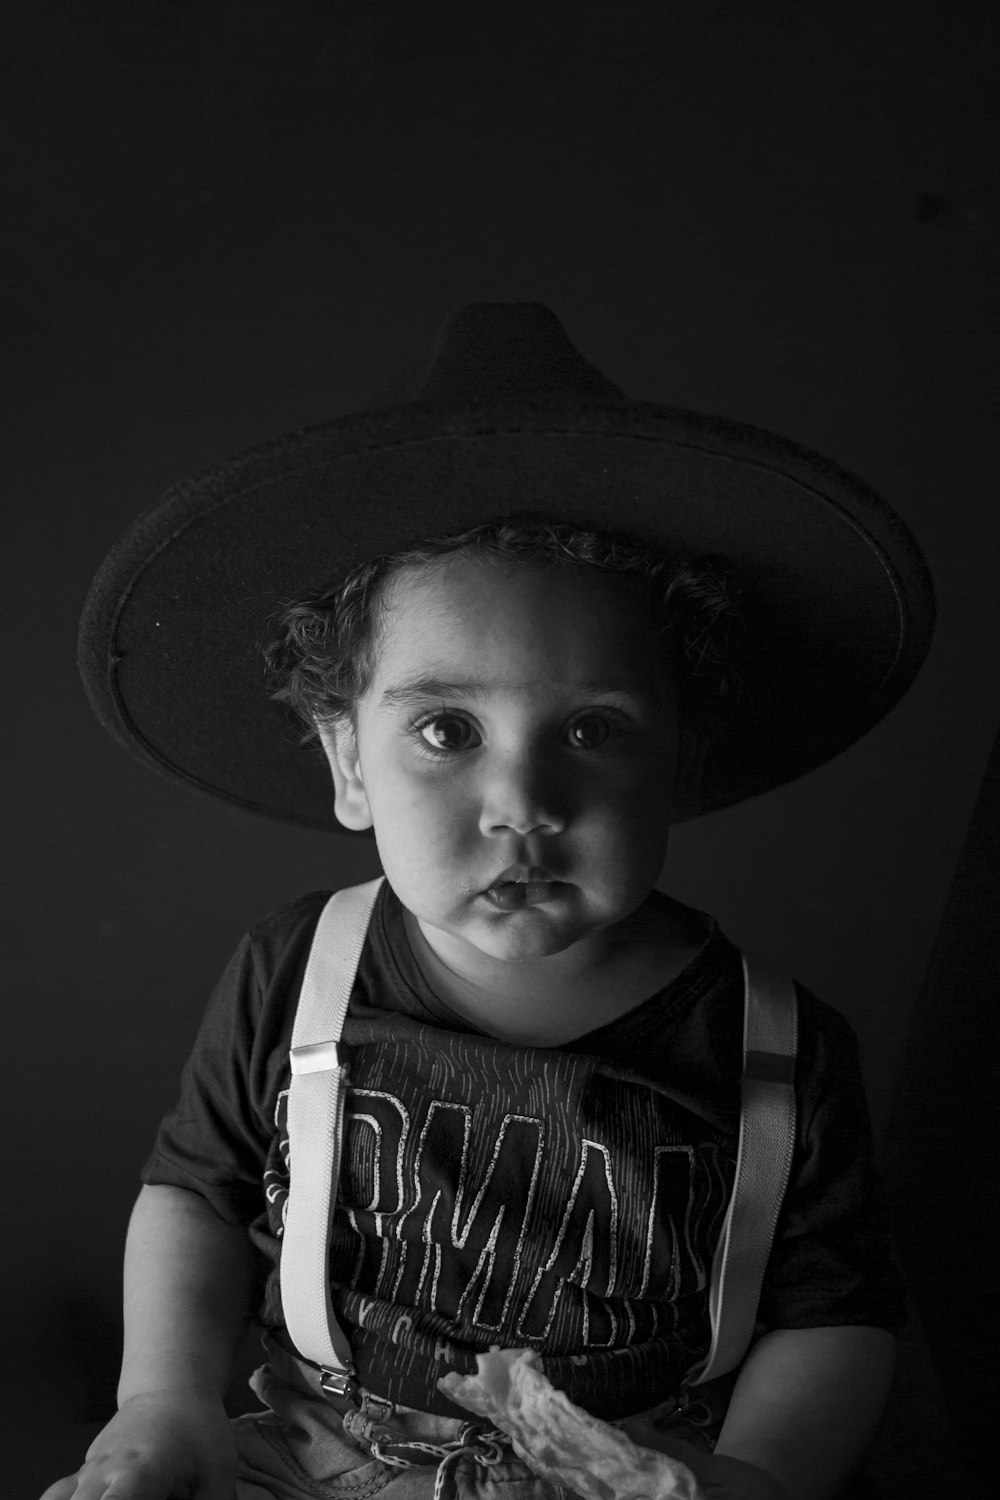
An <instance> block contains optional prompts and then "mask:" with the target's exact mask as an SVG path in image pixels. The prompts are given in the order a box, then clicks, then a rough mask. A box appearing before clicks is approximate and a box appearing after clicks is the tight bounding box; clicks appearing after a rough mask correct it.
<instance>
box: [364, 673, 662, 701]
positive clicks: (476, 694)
mask: <svg viewBox="0 0 1000 1500" xmlns="http://www.w3.org/2000/svg"><path fill="white" fill-rule="evenodd" d="M491 691H492V689H491V688H489V687H488V686H487V685H486V684H485V683H481V682H473V681H468V680H465V681H457V680H451V681H446V680H445V679H443V678H441V677H430V676H418V677H406V678H404V679H403V681H402V682H399V683H395V684H394V685H393V686H391V687H387V688H384V689H383V691H382V696H381V698H380V699H379V707H380V708H394V707H398V706H399V705H403V704H407V703H416V702H426V700H427V699H428V698H446V699H447V698H473V699H477V698H478V699H482V698H488V697H489V696H490V693H491ZM573 691H574V693H578V694H580V695H582V696H593V697H601V696H608V695H612V694H613V695H615V696H617V697H625V698H643V699H646V698H652V697H655V695H656V689H655V687H654V686H653V684H652V683H645V682H577V683H574V684H573Z"/></svg>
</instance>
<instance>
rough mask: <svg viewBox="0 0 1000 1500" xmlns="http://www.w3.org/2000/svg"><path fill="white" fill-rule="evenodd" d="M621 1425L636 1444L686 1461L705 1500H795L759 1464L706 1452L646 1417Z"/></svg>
mask: <svg viewBox="0 0 1000 1500" xmlns="http://www.w3.org/2000/svg"><path fill="white" fill-rule="evenodd" d="M621 1426H622V1427H623V1429H624V1430H625V1432H627V1433H628V1435H629V1437H630V1438H631V1439H632V1441H633V1442H634V1443H639V1444H640V1446H642V1447H643V1448H656V1449H657V1450H658V1451H659V1452H660V1453H666V1454H667V1455H668V1457H670V1458H676V1459H677V1461H678V1462H679V1463H682V1464H686V1465H687V1467H688V1468H689V1469H690V1470H691V1473H692V1474H693V1475H694V1477H695V1479H696V1480H697V1481H698V1488H699V1490H700V1491H701V1493H702V1494H703V1495H704V1497H705V1500H791V1497H790V1496H789V1494H788V1491H787V1490H786V1489H785V1487H784V1486H783V1485H782V1484H779V1483H778V1481H777V1480H776V1479H775V1478H774V1477H773V1476H772V1475H770V1474H768V1473H767V1472H766V1471H765V1470H764V1469H760V1468H758V1467H757V1465H756V1464H749V1463H744V1461H743V1460H742V1459H741V1458H729V1457H723V1456H722V1455H719V1456H718V1457H717V1456H716V1455H715V1454H714V1453H705V1452H704V1451H703V1450H702V1449H701V1448H696V1447H695V1445H694V1444H693V1443H688V1442H685V1441H684V1439H683V1438H672V1437H670V1435H669V1434H668V1433H665V1432H661V1431H660V1430H659V1428H657V1427H654V1426H653V1424H652V1422H649V1421H647V1420H646V1419H645V1418H643V1417H631V1418H629V1419H628V1420H627V1421H625V1422H622V1424H621Z"/></svg>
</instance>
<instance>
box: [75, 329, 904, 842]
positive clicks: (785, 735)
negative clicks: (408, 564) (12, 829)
mask: <svg viewBox="0 0 1000 1500" xmlns="http://www.w3.org/2000/svg"><path fill="white" fill-rule="evenodd" d="M525 513H528V514H537V515H539V516H543V517H545V518H546V519H549V520H554V521H567V522H572V523H575V524H576V525H578V526H581V527H585V528H588V529H592V530H603V531H608V530H611V531H618V532H620V531H627V532H629V533H631V534H632V535H634V536H635V537H636V538H637V539H639V540H640V541H642V542H644V543H646V544H647V545H648V546H650V547H651V548H653V549H655V550H657V551H660V552H666V553H668V554H669V555H671V556H673V557H677V558H692V557H704V556H710V557H715V558H721V559H724V560H725V561H726V564H727V566H728V568H729V570H730V572H731V573H732V575H733V576H734V578H735V580H736V582H737V585H738V587H739V589H740V591H741V594H742V605H743V608H744V610H745V612H746V614H747V617H748V620H749V621H750V623H751V626H752V632H753V637H754V640H755V655H754V657H753V663H752V680H751V681H750V683H749V684H748V691H747V693H746V694H745V697H744V700H743V702H742V704H741V706H740V707H739V708H738V709H737V711H736V714H735V716H734V718H733V721H732V724H731V726H730V727H729V728H728V730H727V732H726V733H725V734H724V735H721V736H720V737H719V738H718V739H717V740H716V741H715V742H713V743H712V745H710V747H709V750H708V754H707V758H706V760H705V765H704V770H703V780H702V786H701V791H700V795H699V800H698V802H697V805H695V806H685V807H684V808H683V809H682V810H680V811H679V816H684V817H687V816H691V815H693V814H694V813H696V812H705V811H709V810H711V809H714V808H721V807H725V806H728V805H730V804H732V803H736V802H739V801H742V800H744V799H745V798H748V797H751V796H754V795H756V794H758V793H761V792H765V791H767V790H769V789H770V788H772V787H776V786H779V785H781V784H783V783H785V782H788V781H791V780H793V779H794V778H796V777H799V776H801V775H802V774H803V773H805V772H807V771H809V770H811V769H812V768H814V767H816V766H819V765H821V764H823V763H824V762H825V761H828V760H830V759H831V758H832V757H833V756H835V755H837V754H838V753H840V752H841V751H843V750H845V749H847V747H848V746H850V745H851V744H853V743H854V742H855V741H856V740H858V739H859V738H860V737H861V736H862V735H864V734H865V733H867V731H869V730H870V729H871V728H872V727H873V725H875V724H876V723H877V722H878V721H879V720H880V719H881V718H882V717H883V716H884V715H885V714H886V713H887V712H888V711H889V710H890V709H891V708H892V707H893V705H894V704H895V703H896V702H897V701H898V700H899V698H900V697H901V696H902V694H903V693H904V692H905V691H906V689H907V687H908V686H909V684H910V683H911V681H912V679H913V677H914V675H915V673H916V671H917V669H918V667H919V666H920V663H921V662H922V660H923V658H924V656H925V655H926V653H927V649H928V646H929V644H930V637H931V631H932V628H933V619H934V596H933V589H932V585H931V580H930V575H929V573H928V570H927V567H926V564H925V562H924V560H923V557H922V556H921V553H920V550H919V548H918V547H917V544H916V542H915V541H914V539H913V537H912V535H911V534H910V532H909V530H908V529H907V527H906V526H905V525H904V523H903V522H902V521H901V519H900V518H899V516H897V515H896V514H895V513H894V512H893V511H892V510H891V509H890V508H889V506H888V505H887V504H886V503H885V501H884V500H882V499H881V498H879V496H878V495H876V494H874V493H873V492H872V490H871V489H870V488H869V487H868V486H867V485H866V484H865V483H864V482H863V481H862V480H860V479H858V478H857V477H855V476H854V475H852V474H850V473H847V472H845V471H844V470H843V469H841V468H839V467H838V466H837V465H836V464H834V463H831V462H830V461H829V460H827V459H825V458H822V457H821V456H819V455H818V454H816V453H812V452H809V451H807V450H805V449H803V448H801V447H798V446H797V445H795V444H793V443H791V442H789V441H787V440H786V439H784V438H780V437H777V436H775V435H774V434H772V433H769V432H764V431H761V430H760V429H757V428H753V427H749V426H745V425H742V424H738V423H735V422H730V421H725V420H722V419H720V418H718V417H712V416H706V415H703V414H699V413H695V412H690V411H684V410H678V409H675V408H672V407H666V406H661V405H655V404H652V403H649V402H644V401H634V400H630V399H629V398H628V397H626V396H624V395H623V394H622V393H621V391H619V390H618V388H617V387H616V386H615V385H613V384H612V382H611V381H610V380H608V379H607V378H606V377H605V376H604V375H603V374H601V372H600V371H599V370H597V369H596V368H595V367H594V366H593V365H592V364H590V363H589V362H588V361H587V360H585V359H584V358H583V357H582V356H581V355H580V354H579V353H578V352H577V350H576V349H575V348H574V347H573V345H572V344H571V343H570V341H569V339H568V338H567V336H566V334H565V332H564V330H563V328H562V326H561V324H560V323H559V321H558V319H557V318H556V317H555V316H554V314H553V313H551V312H550V311H549V310H548V309H547V308H545V307H542V306H539V305H537V304H525V303H520V304H519V303H508V304H489V303H486V304H474V305H472V306H469V307H466V308H463V309H462V310H461V311H459V312H458V313H456V314H455V315H453V316H452V317H451V318H450V319H449V320H448V322H447V323H446V324H445V326H444V328H443V330H442V332H441V334H440V336H439V338H438V341H437V343H436V345H435V347H434V350H433V351H432V353H431V355H430V357H429V358H428V360H427V361H426V362H425V363H424V365H423V366H422V367H421V369H420V370H419V371H418V373H417V374H416V375H415V376H413V377H412V378H411V379H410V380H409V381H408V383H407V384H406V385H405V386H403V387H402V388H398V389H397V390H396V391H395V393H394V395H393V396H392V397H391V398H388V397H387V396H385V395H383V397H382V398H381V400H380V401H379V402H378V403H377V404H376V405H375V406H372V405H368V406H366V407H364V408H362V409H360V410H356V411H354V412H352V413H350V414H349V415H347V416H343V417H339V418H336V419H334V420H332V421H329V422H324V423H321V424H320V425H318V426H313V427H308V428H305V429H303V430H301V431H298V432H293V433H290V434H288V435H286V436H283V437H279V438H276V439H274V440H272V441H271V442H268V443H265V444H263V445H262V446H260V447H256V448H253V449H252V450H250V451H249V452H247V453H244V454H241V455H240V456H239V457H237V458H234V459H232V460H230V461H229V462H227V463H223V464H220V465H219V466H218V467H215V468H213V469H211V470H210V471H209V472H207V473H205V474H201V475H199V476H198V477H197V478H195V479H192V480H189V481H187V482H185V483H182V484H179V485H177V486H176V487H175V488H173V489H171V490H170V491H169V492H168V493H167V494H166V495H165V496H164V497H163V499H162V500H161V501H160V502H159V503H158V504H156V505H155V506H153V508H152V509H150V510H148V511H147V512H146V513H145V514H143V515H142V516H140V518H139V519H138V520H137V521H136V522H135V524H134V525H133V526H132V527H131V528H130V529H129V531H127V532H126V534H125V535H124V536H123V537H122V538H121V539H120V540H119V541H118V542H117V544H116V545H115V546H114V547H113V549H112V551H111V552H110V554H109V555H108V557H107V559H106V560H105V562H104V564H103V566H102V567H101V569H100V571H99V572H98V574H97V576H96V578H95V579H94V582H93V584H92V586H91V589H90V592H89V595H88V597H87V601H86V605H85V608H84V612H83V618H82V622H81V628H80V668H81V672H82V675H83V680H84V684H85V687H86V690H87V693H88V696H89V698H90V701H91V704H92V706H93V708H94V710H95V712H96V714H97V716H98V718H99V719H100V721H101V723H102V724H103V725H104V726H105V728H106V729H107V730H108V731H109V732H110V733H111V734H112V735H113V736H114V737H115V739H116V740H118V741H119V742H120V743H121V744H122V745H124V746H125V747H126V748H127V749H128V750H130V751H132V752H133V753H134V754H135V755H137V756H139V758H140V759H141V760H143V761H144V762H145V763H146V764H147V765H149V766H152V767H154V768H155V769H157V770H159V771H162V772H165V773H166V774H168V775H169V776H172V777H175V778H178V779H180V780H181V781H183V782H185V783H187V784H188V785H190V786H193V787H197V788H199V789H201V790H202V791H204V792H208V793H211V794H212V795H214V796H216V797H222V798H225V799H226V800H227V801H228V802H231V803H235V804H237V805H239V806H240V807H243V808H246V809H249V810H251V811H253V812H259V813H265V814H270V815H272V816H274V817H278V818H282V819H285V820H287V821H290V822H293V823H297V824H301V825H304V826H307V827H314V828H329V829H337V830H340V824H339V823H338V822H337V821H336V818H335V816H334V810H333V796H332V783H331V779H330V775H329V771H328V768H327V766H326V763H325V760H324V759H323V758H322V756H321V754H320V753H319V752H318V750H315V749H313V750H312V751H310V750H308V749H303V747H302V745H301V743H300V742H301V737H302V726H301V725H297V724H296V723H294V722H293V721H292V720H291V719H290V717H289V716H288V714H287V713H286V712H285V710H284V709H283V708H281V707H280V706H279V705H278V704H276V703H275V702H274V701H273V700H272V699H271V698H270V696H269V687H268V683H267V681H266V678H265V672H264V664H263V659H262V648H263V647H264V645H265V644H266V643H267V642H268V641H269V640H270V639H271V638H272V637H273V636H274V635H275V634H276V633H277V619H278V616H279V615H280V612H281V610H282V607H283V606H284V604H285V603H287V602H288V601H290V600H293V599H296V598H299V597H301V596H302V595H303V594H305V593H307V592H309V590H310V589H312V588H314V587H317V586H321V585H323V584H325V583H328V582H330V581H331V580H334V579H336V578H337V577H338V576H339V575H342V574H345V573H347V572H348V571H350V570H351V569H353V568H354V567H355V566H356V565H358V564H359V563H361V562H363V561H364V560H366V559H368V558H371V557H374V556H376V555H379V554H382V553H386V552H394V551H396V550H398V549H400V548H403V547H405V546H407V545H410V544H413V543H416V542H419V541H421V540H423V539H425V538H427V537H431V536H442V535H448V534H451V533H456V532H461V531H464V530H466V529H468V528H469V527H472V526H475V525H478V524H480V523H483V522H486V521H490V520H494V519H496V518H498V517H502V516H504V515H509V514H518V515H523V514H525Z"/></svg>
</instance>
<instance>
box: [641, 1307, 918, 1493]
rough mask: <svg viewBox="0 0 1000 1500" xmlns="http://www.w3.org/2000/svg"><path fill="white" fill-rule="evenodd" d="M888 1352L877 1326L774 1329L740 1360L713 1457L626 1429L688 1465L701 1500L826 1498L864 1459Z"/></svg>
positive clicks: (890, 1346)
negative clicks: (742, 1361)
mask: <svg viewBox="0 0 1000 1500" xmlns="http://www.w3.org/2000/svg"><path fill="white" fill-rule="evenodd" d="M895 1352H896V1341H895V1339H894V1338H893V1336H892V1334H891V1333H886V1332H885V1330H884V1329H881V1328H867V1327H865V1328H855V1327H838V1328H802V1329H795V1328H783V1329H776V1330H774V1331H773V1332H771V1333H767V1334H765V1335H764V1337H763V1338H762V1339H760V1340H759V1341H758V1342H757V1343H756V1344H755V1345H754V1347H753V1349H752V1350H751V1351H750V1354H749V1355H748V1356H747V1359H746V1362H745V1364H744V1366H743V1369H742V1370H741V1371H740V1375H739V1378H738V1380H737V1382H736V1387H735V1389H734V1391H733V1395H732V1399H731V1401H730V1403H729V1409H728V1411H727V1413H726V1418H725V1421H724V1422H723V1424H722V1431H721V1433H720V1434H719V1441H718V1443H717V1444H716V1447H715V1452H714V1454H707V1453H703V1452H701V1451H699V1450H697V1449H695V1448H693V1447H690V1446H689V1445H688V1444H687V1443H681V1442H679V1441H678V1440H676V1439H672V1438H671V1437H670V1436H669V1433H660V1432H658V1431H657V1430H656V1429H655V1428H653V1427H652V1426H651V1425H650V1424H648V1423H645V1422H635V1421H632V1422H628V1423H626V1424H625V1426H626V1428H627V1430H628V1431H629V1432H630V1434H631V1435H632V1436H633V1437H634V1438H635V1440H636V1441H637V1442H640V1443H645V1444H647V1445H648V1446H649V1447H651V1448H663V1449H665V1450H666V1451H667V1452H668V1453H670V1454H672V1455H673V1456H674V1457H676V1458H679V1459H681V1460H682V1461H683V1462H684V1463H686V1464H687V1465H688V1466H689V1467H690V1468H691V1469H692V1470H693V1472H694V1474H695V1477H696V1478H697V1480H698V1483H699V1485H700V1486H701V1488H702V1490H703V1491H704V1493H705V1496H706V1497H707V1500H828V1497H829V1496H832V1495H834V1494H836V1492H837V1491H838V1490H839V1488H840V1487H841V1485H842V1484H843V1483H844V1482H845V1481H846V1480H847V1479H848V1478H849V1477H850V1476H851V1474H852V1472H853V1471H854V1469H855V1468H856V1467H857V1465H858V1463H859V1462H860V1460H861V1459H862V1458H863V1457H864V1454H865V1450H866V1448H867V1446H868V1443H869V1441H870V1440H871V1437H872V1435H873V1433H874V1431H875V1428H876V1426H877V1425H878V1422H879V1419H880V1417H881V1415H882V1411H883V1409H884V1407H885V1402H886V1398H887V1396H888V1394H889V1387H890V1385H891V1383H892V1373H893V1369H894V1366H895ZM682 1450H683V1451H682Z"/></svg>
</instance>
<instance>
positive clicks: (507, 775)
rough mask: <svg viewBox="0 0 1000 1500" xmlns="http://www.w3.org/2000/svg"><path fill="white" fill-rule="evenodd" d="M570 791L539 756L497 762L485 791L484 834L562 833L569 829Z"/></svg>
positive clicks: (525, 754) (483, 806) (523, 756)
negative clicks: (560, 785) (568, 796)
mask: <svg viewBox="0 0 1000 1500" xmlns="http://www.w3.org/2000/svg"><path fill="white" fill-rule="evenodd" d="M565 797H566V788H565V786H563V787H562V788H561V789H560V787H559V784H558V781H557V779H556V775H555V768H554V767H553V766H551V765H547V764H546V761H545V758H544V757H543V756H541V755H539V754H532V753H522V754H519V755H511V756H509V757H507V758H505V759H503V760H501V761H499V762H494V764H493V766H492V767H491V769H490V775H489V778H488V781H487V784H486V786H485V788H484V790H483V799H482V810H481V814H480V830H481V832H483V833H502V832H503V831H504V830H510V831H511V832H514V833H517V834H521V835H523V834H528V833H559V832H560V831H561V830H562V829H563V828H565V826H566V819H567V814H566V807H565Z"/></svg>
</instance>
